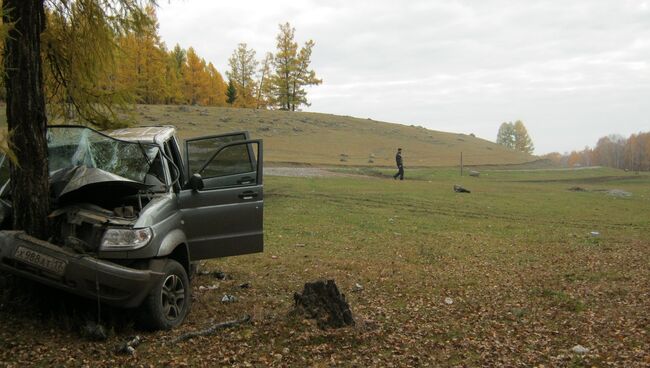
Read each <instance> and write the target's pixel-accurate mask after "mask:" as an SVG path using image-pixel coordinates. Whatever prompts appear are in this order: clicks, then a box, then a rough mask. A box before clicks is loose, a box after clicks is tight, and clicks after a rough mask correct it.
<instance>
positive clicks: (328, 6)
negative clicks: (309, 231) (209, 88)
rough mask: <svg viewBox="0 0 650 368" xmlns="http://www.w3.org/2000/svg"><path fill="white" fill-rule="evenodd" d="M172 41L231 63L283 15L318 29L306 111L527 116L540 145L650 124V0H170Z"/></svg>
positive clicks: (414, 119) (476, 121) (419, 121)
mask: <svg viewBox="0 0 650 368" xmlns="http://www.w3.org/2000/svg"><path fill="white" fill-rule="evenodd" d="M159 5H160V8H159V10H158V19H159V22H160V34H161V36H162V38H163V41H165V43H166V44H167V45H168V47H173V45H175V44H176V43H179V44H180V45H181V46H182V47H184V48H187V47H189V46H192V47H194V48H195V50H196V51H197V53H198V54H199V55H200V56H202V57H204V58H205V59H206V60H208V61H211V62H212V63H213V64H214V65H215V66H216V67H217V69H218V70H219V71H221V72H222V74H224V76H225V71H226V70H227V63H228V58H229V57H230V55H231V54H232V52H233V50H234V49H235V48H236V47H237V44H238V43H240V42H245V43H247V44H248V45H249V47H252V48H253V49H254V50H255V51H256V52H257V56H258V59H261V58H262V57H263V55H264V54H265V53H266V52H268V51H274V50H275V36H276V35H277V33H278V24H280V23H283V22H287V21H288V22H290V23H291V25H292V26H294V27H295V28H296V40H297V41H298V42H299V43H300V44H302V43H304V42H305V41H306V40H308V39H313V40H314V41H315V42H316V46H315V47H314V51H313V56H312V67H313V69H314V70H315V71H316V73H317V75H318V77H319V78H322V79H323V84H322V85H320V86H317V87H313V88H311V89H310V90H309V96H308V98H309V99H310V101H311V102H312V106H311V107H309V108H305V109H304V110H305V111H315V112H325V113H333V114H339V115H351V116H355V117H361V118H372V119H375V120H382V121H388V122H395V123H402V124H408V125H410V124H415V125H422V126H425V127H427V128H430V129H434V130H441V131H449V132H459V133H466V134H469V133H474V134H476V135H477V136H479V137H482V138H485V139H488V140H491V141H494V140H495V138H496V134H497V130H498V128H499V125H500V124H501V123H502V122H504V121H515V120H517V119H520V120H522V121H523V122H524V124H525V125H526V127H527V128H528V132H529V134H530V136H531V137H532V139H533V142H534V144H535V148H536V149H535V153H536V154H543V153H548V152H551V151H559V152H565V151H570V150H574V149H582V148H584V147H585V146H586V145H589V146H593V145H595V143H596V141H597V140H598V138H600V137H602V136H605V135H608V134H611V133H618V134H622V135H623V136H625V137H627V136H629V135H630V134H631V133H637V132H639V131H650V1H641V0H611V1H604V0H603V1H601V0H571V1H563V0H556V1H531V0H528V1H509V0H508V1H506V0H503V1H499V0H476V1H434V0H409V1H391V0H345V1H339V0H334V1H326V0H321V1H312V0H309V1H306V0H291V1H285V0H282V1H264V0H256V1H247V0H240V1H215V0H171V1H161V2H159Z"/></svg>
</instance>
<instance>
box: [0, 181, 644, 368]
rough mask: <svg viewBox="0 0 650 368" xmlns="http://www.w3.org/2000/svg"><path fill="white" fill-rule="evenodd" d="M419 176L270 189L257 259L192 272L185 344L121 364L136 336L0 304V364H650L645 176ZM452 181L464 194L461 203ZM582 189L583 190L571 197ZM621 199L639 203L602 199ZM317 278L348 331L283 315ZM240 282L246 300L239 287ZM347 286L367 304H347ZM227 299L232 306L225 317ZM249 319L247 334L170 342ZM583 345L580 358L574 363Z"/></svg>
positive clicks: (147, 350)
mask: <svg viewBox="0 0 650 368" xmlns="http://www.w3.org/2000/svg"><path fill="white" fill-rule="evenodd" d="M408 173H409V172H407V174H408ZM412 174H413V175H414V176H416V177H419V178H421V179H422V180H407V181H405V182H396V181H393V180H392V179H379V178H364V177H332V178H279V177H270V178H267V181H266V196H267V197H266V209H265V212H266V213H265V221H266V228H265V239H266V240H265V242H266V248H265V252H264V253H263V254H258V255H252V256H243V257H234V258H228V259H224V260H216V261H210V262H208V264H207V268H208V269H210V270H221V271H224V272H225V273H227V274H228V275H230V276H231V277H232V279H231V280H227V281H221V280H217V279H215V278H213V277H211V276H209V275H203V276H199V277H198V278H197V280H196V281H195V284H194V297H195V301H194V309H193V311H192V314H191V315H190V317H189V320H188V321H187V323H186V324H185V325H183V326H182V327H181V328H180V329H179V330H178V331H174V332H158V333H151V334H149V333H147V334H144V337H145V343H144V344H143V345H142V346H141V347H139V348H138V353H137V356H136V357H123V356H116V355H114V354H113V352H112V347H113V346H114V345H116V344H117V343H118V342H120V341H122V340H125V339H126V338H127V337H128V336H129V335H130V334H133V333H136V331H131V330H130V328H128V327H127V328H125V329H123V330H118V331H117V332H115V333H114V334H113V335H112V337H111V338H110V339H109V341H108V342H106V343H93V342H86V341H84V340H83V339H82V338H80V337H79V335H78V333H77V331H76V330H74V329H69V328H66V327H65V326H61V323H60V321H59V320H55V319H51V318H47V317H46V318H44V319H38V318H37V317H34V316H33V315H30V314H26V313H22V314H18V315H16V314H11V313H9V312H7V311H6V310H3V309H1V308H0V324H1V325H2V330H1V331H0V347H1V348H0V365H2V364H3V362H4V364H5V365H8V366H23V365H25V364H34V365H42V366H47V365H55V366H56V365H75V366H82V365H88V366H118V365H120V366H121V365H130V366H150V365H153V366H182V365H189V366H242V367H244V366H259V367H265V366H292V367H304V366H315V367H323V366H358V367H367V366H394V367H403V366H541V365H544V366H552V367H556V366H559V367H583V366H584V367H591V366H598V367H600V366H619V367H643V366H647V365H649V364H650V339H649V338H648V336H649V335H650V319H649V317H648V310H650V263H649V259H650V235H649V234H650V220H649V219H648V217H647V216H646V215H645V214H646V212H647V208H648V205H649V204H650V202H649V201H650V189H648V188H650V185H649V184H650V176H648V175H640V176H636V175H634V174H629V173H623V172H619V171H614V170H607V169H600V170H591V171H585V170H583V171H556V172H553V171H548V172H541V171H536V172H534V173H530V172H500V171H485V172H484V173H483V174H487V175H485V177H481V178H479V179H476V178H467V177H465V178H460V177H458V176H456V175H455V170H453V171H452V170H428V171H427V170H422V171H419V172H412ZM604 177H610V178H611V179H610V180H604V179H603V178H604ZM632 178H637V179H632ZM530 179H534V180H535V181H534V182H531V181H530ZM454 183H459V184H462V185H464V186H466V187H468V188H470V189H472V194H465V195H463V194H455V193H453V191H452V190H451V187H452V185H453V184H454ZM576 183H579V184H580V186H582V187H584V188H585V189H586V190H587V191H586V192H572V191H569V190H568V188H570V187H572V186H574V185H576ZM613 188H617V189H623V190H626V191H629V192H631V193H633V196H632V197H631V198H616V197H611V196H608V195H607V194H606V192H605V191H603V190H605V189H613ZM591 231H599V232H600V236H599V237H593V236H591V235H590V232H591ZM320 278H333V279H335V280H336V282H337V284H338V285H339V287H340V288H341V289H342V291H343V292H344V293H346V295H347V297H348V298H349V301H350V304H351V307H352V310H353V312H354V314H355V318H356V320H357V326H356V327H354V328H346V329H341V330H335V331H321V330H319V329H318V328H317V327H316V326H315V324H314V323H313V322H310V321H303V320H302V319H301V318H299V317H296V316H293V315H291V313H290V312H291V310H292V295H293V293H294V292H297V291H301V290H302V285H303V284H304V283H305V282H308V281H313V280H315V279H320ZM245 282H248V283H250V285H251V288H248V289H241V288H239V285H240V284H241V283H245ZM355 283H360V284H361V285H363V287H364V289H363V291H361V292H352V289H353V286H354V284H355ZM213 284H218V289H217V290H213V291H200V290H199V289H198V288H199V286H201V285H204V286H207V285H213ZM226 293H227V294H233V295H235V296H236V297H237V298H238V301H237V302H236V303H234V304H223V303H221V302H220V299H221V297H222V296H223V294H226ZM447 297H449V298H451V299H452V300H453V304H451V305H449V304H446V303H445V298H447ZM243 314H251V315H252V316H253V317H254V322H253V323H252V324H250V325H244V326H240V327H238V328H234V329H231V330H227V331H223V332H222V333H220V334H218V335H216V336H212V337H203V338H198V339H195V340H192V341H189V342H184V343H180V344H177V345H170V344H169V340H170V339H171V338H173V337H175V336H178V335H180V334H181V333H183V332H186V331H190V330H195V329H200V328H203V327H205V326H206V325H209V324H210V323H213V322H218V321H224V320H230V319H235V318H239V317H241V316H242V315H243ZM33 319H36V322H35V321H34V320H33ZM127 325H128V323H127ZM36 329H38V330H39V331H40V332H39V333H38V334H36V333H34V332H33V331H35V330H36ZM576 344H581V345H583V346H585V347H587V348H588V349H590V352H589V353H588V354H586V355H584V356H581V355H577V354H574V353H572V352H571V351H570V349H571V348H572V347H573V346H574V345H576Z"/></svg>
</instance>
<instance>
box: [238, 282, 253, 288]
mask: <svg viewBox="0 0 650 368" xmlns="http://www.w3.org/2000/svg"><path fill="white" fill-rule="evenodd" d="M250 287H251V284H250V282H245V283H243V284H240V285H239V288H240V289H249V288H250Z"/></svg>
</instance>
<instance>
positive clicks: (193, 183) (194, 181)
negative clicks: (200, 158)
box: [190, 174, 203, 191]
mask: <svg viewBox="0 0 650 368" xmlns="http://www.w3.org/2000/svg"><path fill="white" fill-rule="evenodd" d="M190 188H192V190H194V191H198V190H201V189H203V178H201V174H192V177H191V178H190Z"/></svg>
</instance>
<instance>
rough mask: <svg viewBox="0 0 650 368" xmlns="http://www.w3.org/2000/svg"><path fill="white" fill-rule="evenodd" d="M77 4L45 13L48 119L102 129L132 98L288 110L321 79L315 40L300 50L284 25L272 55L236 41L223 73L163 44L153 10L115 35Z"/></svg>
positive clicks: (98, 14) (0, 95) (188, 52)
mask: <svg viewBox="0 0 650 368" xmlns="http://www.w3.org/2000/svg"><path fill="white" fill-rule="evenodd" d="M82 5H83V4H80V3H70V4H69V5H66V6H65V7H60V8H62V9H59V8H57V7H51V8H49V9H48V10H47V12H46V19H47V26H46V30H45V32H44V33H43V35H42V45H43V46H42V49H41V53H42V59H43V74H44V81H45V91H46V102H47V105H48V113H49V114H50V115H51V116H55V117H63V118H75V119H77V118H80V119H82V120H87V121H91V122H94V123H96V124H98V125H100V126H108V125H112V124H113V123H112V122H110V121H105V122H102V121H98V120H112V119H116V118H117V117H118V116H120V115H119V114H116V113H114V112H115V111H117V110H122V111H125V110H129V106H132V105H133V104H134V103H140V104H190V105H201V106H233V107H247V108H265V109H283V110H292V111H293V110H296V109H298V108H300V106H302V105H307V106H308V105H309V102H308V100H307V92H306V90H305V87H306V86H310V85H317V84H320V83H321V82H322V81H321V80H320V79H318V78H316V74H315V72H314V71H313V70H311V69H310V63H311V60H310V59H311V52H312V48H313V46H314V42H313V41H311V40H309V41H307V42H306V43H305V44H304V46H303V47H299V46H298V44H297V43H296V42H295V41H294V33H295V29H294V28H293V27H291V26H290V24H289V23H285V24H282V25H280V30H279V33H278V35H277V37H276V40H277V50H276V52H275V53H271V52H269V53H267V54H266V55H265V56H264V58H263V60H261V61H258V60H257V59H256V58H255V51H254V50H252V49H249V48H248V47H247V45H246V44H245V43H240V44H239V45H237V48H236V50H234V52H233V54H232V56H231V57H230V58H229V67H230V69H229V70H227V71H225V76H226V78H224V75H223V74H222V73H221V72H220V71H218V70H217V69H216V68H215V66H214V65H213V64H212V63H211V62H208V61H206V60H205V59H204V58H202V57H201V56H199V55H198V54H197V53H196V51H195V50H194V48H192V47H189V48H187V49H184V48H182V47H181V46H180V45H178V44H177V45H176V46H175V47H173V48H172V49H167V47H166V46H165V44H164V42H162V41H161V39H160V36H159V35H158V23H157V19H156V15H155V11H154V8H153V7H147V8H146V9H145V10H144V12H143V13H142V14H141V15H142V17H141V18H144V19H134V20H133V22H134V24H135V26H134V27H132V30H130V31H127V32H118V31H115V30H112V29H110V28H109V27H108V26H107V25H106V23H105V22H103V21H98V19H100V20H101V19H102V17H105V16H106V15H105V14H104V12H105V11H104V12H103V11H102V8H101V7H99V6H96V9H95V8H92V7H84V6H82ZM52 6H53V5H52ZM93 12H94V13H93ZM95 13H96V14H95ZM2 64H3V63H0V65H2ZM0 72H2V70H0ZM0 83H3V81H2V82H0ZM1 87H2V88H0V91H1V92H0V99H2V100H4V99H5V96H4V94H5V88H4V85H2V86H1Z"/></svg>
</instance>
